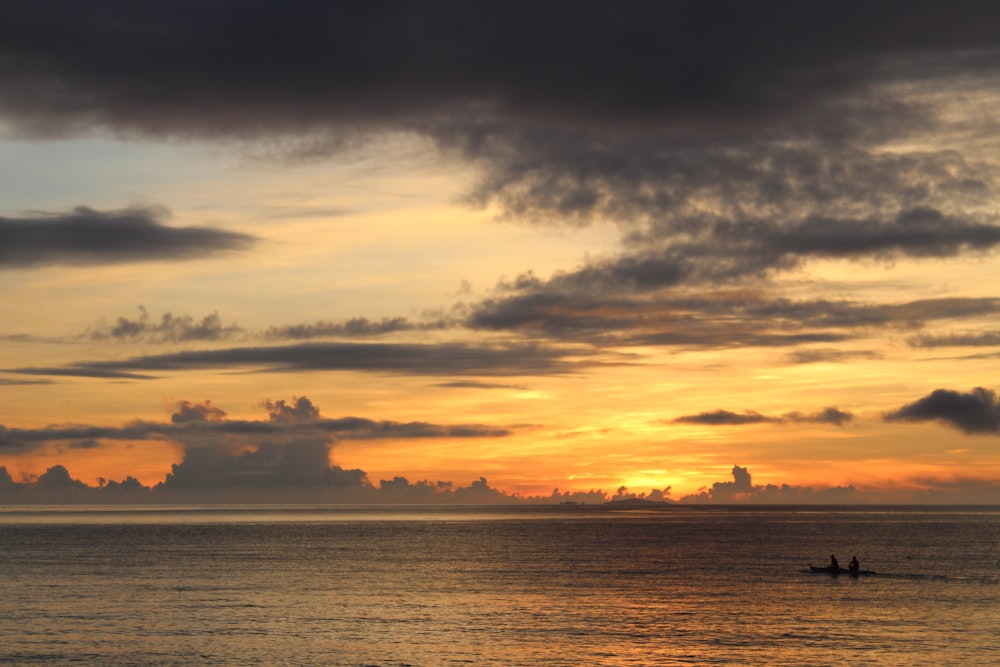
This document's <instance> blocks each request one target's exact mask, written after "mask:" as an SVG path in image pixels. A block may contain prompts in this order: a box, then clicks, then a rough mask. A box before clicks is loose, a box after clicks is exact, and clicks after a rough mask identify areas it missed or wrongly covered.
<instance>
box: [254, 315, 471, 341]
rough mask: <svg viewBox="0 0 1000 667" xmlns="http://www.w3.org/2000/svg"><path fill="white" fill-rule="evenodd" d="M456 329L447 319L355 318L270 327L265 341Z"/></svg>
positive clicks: (265, 335) (265, 334)
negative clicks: (419, 320) (422, 320)
mask: <svg viewBox="0 0 1000 667" xmlns="http://www.w3.org/2000/svg"><path fill="white" fill-rule="evenodd" d="M453 326H455V323H454V322H450V321H448V320H447V319H445V318H438V319H434V320H429V321H424V322H415V321H413V320H410V319H408V318H405V317H383V318H382V319H380V320H370V319H368V318H366V317H352V318H351V319H349V320H346V321H343V322H326V321H318V322H314V323H311V324H292V325H285V326H273V327H270V328H269V329H268V330H267V331H266V332H265V333H264V338H267V339H274V340H308V339H312V338H329V337H338V338H346V337H350V338H354V337H363V336H384V335H386V334H393V333H400V332H410V331H435V330H439V329H448V328H451V327H453Z"/></svg>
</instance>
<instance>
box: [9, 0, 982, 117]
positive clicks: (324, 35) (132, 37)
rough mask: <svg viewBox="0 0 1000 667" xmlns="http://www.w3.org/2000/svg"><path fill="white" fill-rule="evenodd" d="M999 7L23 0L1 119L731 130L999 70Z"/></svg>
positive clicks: (14, 19)
mask: <svg viewBox="0 0 1000 667" xmlns="http://www.w3.org/2000/svg"><path fill="white" fill-rule="evenodd" d="M904 16H905V19H906V20H902V19H901V17H904ZM998 19H1000V12H998V11H997V10H996V8H995V7H994V6H993V5H991V4H989V3H985V2H953V3H945V4H942V3H926V2H925V3H916V4H914V3H894V2H889V3H880V5H879V6H877V7H872V6H871V5H870V4H869V3H863V2H838V3H835V4H833V5H832V6H831V5H830V4H828V3H808V4H806V5H803V4H801V3H795V2H761V3H752V4H747V3H742V2H735V1H732V2H718V1H716V2H710V3H704V2H696V1H689V2H683V1H682V2H671V3H658V2H635V3H628V5H627V6H624V7H622V6H620V5H619V4H611V3H609V2H543V3H524V2H513V3H503V4H502V5H488V6H482V5H478V4H469V3H464V2H459V1H438V2H431V3H426V2H398V1H397V2H384V1H376V2H370V3H363V4H360V5H355V4H353V3H352V4H348V5H342V4H340V3H326V2H319V1H315V2H301V3H296V5H295V6H294V7H289V6H287V5H285V4H283V3H277V2H255V3H252V4H250V5H247V4H246V3H242V2H216V3H210V4H208V5H206V4H204V3H201V2H194V1H193V0H192V1H183V0H180V1H179V3H177V4H172V5H171V6H170V7H169V8H167V7H162V6H159V5H146V4H139V5H135V4H131V3H126V2H103V3H99V4H98V5H95V6H92V7H87V8H86V9H84V8H82V7H80V6H79V5H77V4H76V3H73V2H69V1H66V0H61V1H60V0H53V1H50V2H44V1H32V2H28V1H26V0H24V1H17V0H15V1H13V2H7V3H4V6H3V11H2V12H0V26H3V28H2V31H0V40H2V42H3V43H4V45H5V48H4V51H5V66H4V69H3V70H2V76H0V91H2V92H3V96H2V98H3V99H4V100H5V102H4V104H3V111H4V113H5V115H6V116H7V117H8V118H9V119H10V120H12V121H14V122H17V123H19V124H20V125H21V126H22V127H23V128H24V129H26V130H33V131H35V132H48V133H56V132H63V133H65V132H70V131H74V130H79V129H80V128H81V127H87V126H94V125H97V126H106V127H111V128H114V129H117V130H120V131H130V132H142V133H148V134H176V135H181V136H188V135H191V134H200V135H232V134H236V135H245V134H258V133H260V132H265V131H268V132H281V131H298V130H300V129H301V128H303V127H305V128H317V127H318V128H323V127H326V126H328V125H329V124H330V123H337V124H340V125H345V124H347V125H350V124H357V125H366V124H376V123H394V124H399V123H402V122H411V123H416V122H424V123H428V122H432V121H434V120H436V119H438V118H440V117H442V116H444V117H450V116H454V115H459V114H462V113H467V112H469V111H470V110H473V109H477V108H483V107H484V108H486V109H487V110H489V111H491V112H492V115H494V116H498V117H502V118H511V119H526V118H530V119H532V120H534V121H535V122H536V123H545V124H548V125H564V124H569V125H581V126H587V127H595V128H602V127H606V126H608V125H609V124H615V123H619V122H622V121H625V122H627V123H630V124H632V125H635V126H637V127H639V128H650V127H652V128H659V127H663V126H665V125H667V126H675V125H680V126H682V127H684V128H685V129H686V130H687V131H688V132H694V133H699V134H705V133H714V134H726V133H729V132H733V131H734V129H743V128H746V127H748V126H749V127H758V126H760V125H761V124H762V123H765V122H768V121H772V122H773V121H776V120H781V119H784V118H786V117H787V116H788V115H789V114H790V113H792V112H794V111H801V110H803V109H810V108H815V107H817V106H819V105H820V104H821V103H822V101H823V100H825V99H827V98H829V97H830V96H832V95H836V94H839V93H841V92H842V91H844V90H845V89H848V88H851V87H854V86H858V85H860V84H862V83H863V82H865V81H867V80H871V79H872V78H876V77H883V78H884V77H888V76H893V75H896V76H899V75H900V73H903V74H905V73H906V72H910V73H911V74H912V75H920V76H924V77H927V76H929V75H933V74H936V75H938V76H941V75H946V74H949V73H952V72H954V71H955V70H956V69H958V68H962V69H966V70H970V69H971V70H988V69H989V68H990V67H991V66H993V65H995V64H996V57H995V55H994V54H992V53H991V52H990V51H989V50H988V49H990V48H991V47H995V46H997V44H998V38H997V37H996V36H995V34H994V33H993V32H992V31H990V30H988V29H986V28H985V27H984V26H989V25H991V24H994V23H995V22H996V21H997V20H998ZM956 48H961V49H963V50H969V49H979V50H978V52H977V53H978V57H975V58H972V57H965V58H962V59H959V58H957V57H952V58H949V57H948V56H949V55H950V54H949V53H948V52H949V51H951V50H954V49H956ZM899 54H914V55H913V56H910V57H909V58H906V57H902V56H900V55H899ZM921 55H923V56H924V57H923V58H920V57H919V56H921ZM929 65H933V68H931V67H929Z"/></svg>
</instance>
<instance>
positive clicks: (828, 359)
mask: <svg viewBox="0 0 1000 667" xmlns="http://www.w3.org/2000/svg"><path fill="white" fill-rule="evenodd" d="M788 358H789V360H791V362H792V363H795V364H816V363H827V364H837V363H842V362H846V361H851V360H854V359H881V358H882V355H881V354H879V353H878V352H873V351H871V350H836V349H831V348H823V349H802V350H794V351H792V352H789V353H788Z"/></svg>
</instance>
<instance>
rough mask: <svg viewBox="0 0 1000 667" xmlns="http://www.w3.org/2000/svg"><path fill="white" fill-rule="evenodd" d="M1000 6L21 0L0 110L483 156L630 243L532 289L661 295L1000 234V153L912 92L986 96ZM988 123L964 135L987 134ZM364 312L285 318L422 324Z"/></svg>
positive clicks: (573, 217)
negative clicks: (405, 143)
mask: <svg viewBox="0 0 1000 667" xmlns="http://www.w3.org/2000/svg"><path fill="white" fill-rule="evenodd" d="M998 20H1000V9H998V8H997V7H996V6H995V5H994V4H992V3H987V2H983V1H971V0H959V1H957V2H951V3H942V2H918V3H912V2H906V3H904V2H888V3H879V5H878V6H877V7H873V6H872V5H871V3H869V2H857V1H853V0H852V1H848V2H836V3H829V2H811V3H801V2H791V1H789V0H780V1H779V0H773V1H767V0H765V1H764V2H754V3H746V2H738V1H736V0H727V1H721V0H716V1H712V2H701V1H695V0H690V1H683V0H682V1H680V2H669V3H662V2H644V1H640V2H630V3H628V5H627V6H626V7H622V6H620V3H615V4H612V3H610V2H604V1H589V2H588V1H585V2H554V1H553V2H542V3H530V4H529V3H522V2H513V3H503V4H502V5H492V4H491V5H487V6H484V5H481V4H477V3H466V2H459V1H450V0H440V1H437V2H431V3H426V2H403V1H376V2H370V3H368V2H366V3H361V4H354V3H352V4H348V5H344V4H341V3H327V2H320V1H318V0H317V1H314V2H301V3H296V5H295V6H294V7H288V6H287V5H286V4H284V3H278V2H266V1H261V2H254V3H252V4H251V5H250V6H247V5H246V4H245V3H238V2H217V3H211V4H209V5H206V4H204V3H200V2H194V1H193V0H191V1H185V0H180V5H179V6H177V5H175V4H172V5H171V7H170V8H164V7H160V6H158V5H147V4H130V3H124V2H107V3H100V4H98V5H96V6H93V7H88V8H87V9H86V10H83V9H81V8H80V7H79V6H77V5H76V4H74V3H72V2H68V1H67V0H51V1H49V2H45V1H38V2H36V1H34V0H33V1H32V2H27V1H26V0H24V1H14V2H8V3H5V4H4V6H3V8H0V43H3V44H4V61H3V67H2V68H0V116H2V117H3V118H5V119H6V120H7V122H8V123H9V124H11V125H12V126H13V127H15V128H17V129H19V130H20V131H23V132H26V133H29V134H35V135H42V136H57V135H63V134H67V133H68V134H73V133H80V132H88V131H110V132H112V133H118V134H123V135H126V136H134V135H137V134H138V135H142V136H147V137H150V136H151V137H165V136H167V137H182V138H191V137H196V138H216V139H217V138H223V139H243V140H263V141H269V142H273V143H275V144H278V145H286V144H287V145H290V146H291V148H290V149H289V150H290V151H291V152H292V153H298V154H301V155H316V154H320V155H321V154H323V153H324V152H326V153H329V152H330V151H333V150H337V149H339V148H342V147H344V146H353V145H356V144H358V143H361V142H363V141H364V140H365V138H370V137H372V136H375V135H377V134H379V133H381V132H398V131H404V132H411V133H417V134H420V135H422V136H424V137H427V138H429V139H430V140H431V141H432V142H433V143H434V145H435V146H436V147H437V148H438V149H439V150H441V151H442V152H443V153H444V154H446V155H447V156H452V157H457V158H458V159H460V160H464V161H466V162H467V163H469V164H471V166H472V167H473V168H474V169H475V173H476V174H477V178H478V180H475V181H474V183H475V184H474V185H473V186H472V188H471V190H470V191H469V192H468V193H467V196H466V199H467V201H469V202H473V203H476V204H479V205H487V204H494V205H496V206H497V207H499V209H501V210H502V211H504V212H505V214H506V215H507V216H509V217H512V218H516V219H519V220H555V221H558V222H560V223H567V222H568V223H571V224H586V223H588V222H590V221H591V220H594V219H606V220H613V221H616V222H618V223H620V224H622V225H623V226H624V230H625V242H626V244H628V245H629V251H628V252H625V253H622V254H620V255H619V256H617V257H614V258H610V259H606V260H603V261H600V262H595V263H592V264H589V265H587V266H585V267H583V268H581V269H580V270H578V271H575V272H572V273H567V274H564V275H562V276H560V277H559V278H558V280H557V281H556V282H557V283H558V284H551V283H550V284H549V285H548V287H549V288H550V289H549V290H548V291H546V292H540V291H539V290H530V291H532V292H535V294H532V295H530V296H531V298H532V299H534V300H535V301H536V303H542V302H545V301H549V302H551V301H553V300H562V299H563V298H564V292H565V291H566V289H569V288H571V287H573V286H575V287H576V288H577V289H583V288H584V287H585V286H589V287H590V288H597V289H601V290H605V291H611V290H615V289H618V290H623V289H642V290H647V291H648V290H653V289H660V288H669V287H674V286H677V285H691V284H698V285H708V284H719V283H725V282H732V281H746V280H760V279H762V278H766V277H768V276H770V275H772V274H774V273H776V272H780V271H786V270H789V269H792V268H795V267H798V266H800V265H801V264H802V263H803V262H805V261H808V260H811V259H816V258H840V259H847V260H852V259H862V258H864V259H871V258H878V259H888V260H891V259H894V258H898V257H908V258H925V257H952V256H955V255H957V254H959V253H966V252H984V251H990V250H992V249H994V248H995V247H996V246H997V244H998V243H1000V227H997V226H996V225H995V224H994V219H993V218H992V217H989V216H986V215H985V214H983V213H982V212H981V211H983V210H987V209H985V208H984V207H983V206H982V204H984V203H985V204H989V203H990V202H992V201H993V200H994V199H995V196H996V193H997V190H998V187H997V185H998V184H997V181H996V177H995V173H996V169H995V165H993V164H992V163H984V162H982V161H981V160H977V159H975V158H973V157H972V156H971V155H968V154H966V152H963V150H965V149H966V148H967V146H962V145H957V147H954V146H952V145H950V146H949V147H948V148H947V149H945V148H942V147H939V146H932V145H929V143H932V142H926V141H922V139H924V138H926V136H927V135H928V134H929V133H931V132H935V131H938V130H940V129H941V128H942V127H945V126H946V125H947V124H948V123H952V124H953V125H954V123H955V122H957V121H954V120H949V119H948V116H947V114H945V113H943V112H942V110H941V105H942V104H943V103H944V102H943V100H945V99H947V96H946V95H938V96H937V97H934V98H933V99H934V101H929V100H930V99H931V96H928V95H926V94H922V93H923V92H926V91H927V90H929V89H930V88H929V87H930V86H931V85H932V84H933V85H934V86H938V87H940V86H952V87H954V86H957V85H959V82H960V83H961V84H962V85H965V86H969V87H972V88H977V87H978V88H979V89H991V87H992V86H993V85H994V84H993V83H992V82H991V80H990V79H989V77H990V76H992V75H993V73H994V72H995V71H996V68H997V66H998V65H1000V36H998V33H996V32H995V31H992V30H989V29H988V28H987V27H986V26H990V25H993V24H995V23H996V22H997V21H998ZM898 84H906V85H898ZM907 91H909V92H907ZM968 122H970V123H971V121H968ZM988 126H989V122H988V120H984V121H983V123H982V126H963V127H960V128H953V129H960V130H962V135H963V136H966V137H973V139H972V143H974V142H975V137H976V136H977V132H979V133H982V132H985V131H988V132H990V133H992V129H991V128H990V127H988ZM889 141H896V142H897V144H901V145H910V146H918V145H919V146H925V147H923V148H919V149H918V148H910V149H906V150H903V149H898V150H887V149H886V145H887V142H889ZM907 142H909V143H907ZM952 143H953V144H954V142H952ZM333 213H335V214H336V213H339V211H334V212H333ZM180 231H184V230H174V232H180ZM199 231H201V232H205V233H207V231H208V230H199ZM217 233H218V232H217ZM249 240H250V239H249V238H248V237H234V236H227V237H222V238H218V237H216V239H215V244H216V245H215V246H213V245H212V243H211V242H206V243H202V244H200V245H199V247H200V248H202V250H203V251H205V250H207V249H209V248H211V249H214V250H218V249H221V248H220V246H221V247H225V248H230V247H233V245H240V244H246V243H247V242H249ZM157 247H160V246H157ZM162 247H164V248H169V247H170V246H169V244H168V245H164V246H162ZM188 250H190V249H188ZM161 252H163V251H161ZM18 257H21V258H25V257H27V255H25V254H24V253H21V254H19V255H18ZM73 257H75V258H76V259H77V261H81V260H80V257H79V255H73ZM88 257H89V256H88ZM8 261H10V260H8ZM20 261H22V262H28V261H36V262H37V261H39V260H28V259H21V260H20ZM522 291H525V292H527V291H528V290H522ZM522 296H523V298H526V299H527V298H529V295H527V294H525V295H522ZM499 315H500V314H498V316H499ZM357 324H358V326H359V331H352V328H351V326H350V325H349V324H348V325H337V324H333V325H328V324H324V323H317V324H315V325H308V326H304V327H301V328H299V329H297V330H296V329H292V328H288V329H282V330H275V332H274V335H275V336H277V337H295V336H298V337H301V338H308V337H314V336H317V335H357V334H358V333H360V334H361V335H370V334H371V335H377V334H379V333H383V332H386V331H398V330H408V328H409V327H410V326H412V323H408V322H402V321H383V322H381V323H379V322H374V323H362V322H358V323H357Z"/></svg>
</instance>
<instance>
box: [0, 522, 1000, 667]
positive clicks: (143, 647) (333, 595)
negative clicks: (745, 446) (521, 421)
mask: <svg viewBox="0 0 1000 667" xmlns="http://www.w3.org/2000/svg"><path fill="white" fill-rule="evenodd" d="M831 552H835V553H836V554H837V556H838V558H839V559H840V560H841V563H846V562H847V561H848V560H849V559H850V557H851V556H852V555H853V554H855V553H856V554H857V555H858V557H859V559H860V560H861V562H862V566H863V567H864V568H866V569H873V570H877V571H878V572H879V574H878V575H876V576H871V577H859V578H852V577H846V576H841V577H831V576H829V575H825V574H819V575H816V574H806V573H803V572H802V569H803V568H805V567H807V566H808V565H809V563H813V564H816V565H823V564H825V563H826V561H827V560H828V558H829V554H830V553H831ZM0 565H2V567H3V580H2V582H3V584H2V589H0V593H2V594H0V664H32V663H44V664H60V663H71V662H72V663H77V664H79V663H83V664H99V665H179V664H213V665H379V666H398V665H414V666H433V665H505V666H507V665H511V666H513V665H526V666H530V665H678V664H697V665H705V664H747V665H844V664H850V665H866V664H867V665H879V664H890V665H972V664H976V665H982V664H1000V657H998V656H1000V508H962V509H935V510H929V509H920V510H914V509H906V510H900V509H897V510H886V509H860V510H859V509H846V508H844V509H836V510H830V509H820V510H816V509H803V508H798V509H748V508H740V509H730V508H669V509H667V510H664V511H642V510H636V511H620V510H615V511H610V510H607V509H604V508H597V509H586V508H578V507H566V508H562V507H553V508H514V509H496V508H493V509H482V508H480V509H476V508H464V509H438V510H417V509H409V510H408V509H391V510H385V509H379V510H373V509H321V508H316V509H288V508H284V509H282V508H272V509H269V508H258V509H253V510H249V509H248V510H234V509H226V508H216V509H201V510H180V509H165V510H150V509H145V510H143V509H134V510H130V511H121V510H119V511H104V510H94V511H55V510H41V511H40V510H28V509H17V508H5V509H2V510H0Z"/></svg>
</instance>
